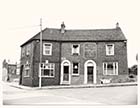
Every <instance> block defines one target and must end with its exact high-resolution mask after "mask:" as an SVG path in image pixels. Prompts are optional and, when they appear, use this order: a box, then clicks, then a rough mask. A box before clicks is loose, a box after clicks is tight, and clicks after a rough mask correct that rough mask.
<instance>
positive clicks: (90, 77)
mask: <svg viewBox="0 0 140 108" xmlns="http://www.w3.org/2000/svg"><path fill="white" fill-rule="evenodd" d="M87 82H88V83H93V66H88V67H87Z"/></svg>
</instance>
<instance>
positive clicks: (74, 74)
mask: <svg viewBox="0 0 140 108" xmlns="http://www.w3.org/2000/svg"><path fill="white" fill-rule="evenodd" d="M74 63H78V73H77V74H76V73H73V72H74V68H73V64H74ZM79 74H80V63H79V62H73V63H72V75H73V76H79Z"/></svg>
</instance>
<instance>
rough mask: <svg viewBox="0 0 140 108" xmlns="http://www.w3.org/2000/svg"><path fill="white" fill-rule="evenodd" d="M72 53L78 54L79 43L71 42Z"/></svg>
mask: <svg viewBox="0 0 140 108" xmlns="http://www.w3.org/2000/svg"><path fill="white" fill-rule="evenodd" d="M72 54H73V55H79V54H80V45H79V44H73V45H72Z"/></svg>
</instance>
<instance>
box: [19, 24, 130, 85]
mask: <svg viewBox="0 0 140 108" xmlns="http://www.w3.org/2000/svg"><path fill="white" fill-rule="evenodd" d="M42 34H43V36H42V45H41V46H42V53H40V33H38V34H36V35H35V36H34V37H32V38H31V39H29V40H28V41H27V42H25V43H24V44H22V45H21V70H20V84H22V85H26V86H38V85H39V70H41V74H42V75H41V76H42V78H41V79H42V80H41V81H42V86H47V85H60V84H69V85H77V84H98V83H101V81H102V79H110V80H111V83H115V82H117V81H118V80H117V79H119V78H125V77H126V76H127V74H128V66H127V40H126V38H125V36H124V34H123V32H122V30H121V28H120V27H119V25H118V23H117V24H116V28H112V29H93V30H67V29H65V25H64V23H62V24H61V28H60V29H55V28H46V29H44V30H43V31H42ZM40 54H42V64H41V68H40V65H39V63H40Z"/></svg>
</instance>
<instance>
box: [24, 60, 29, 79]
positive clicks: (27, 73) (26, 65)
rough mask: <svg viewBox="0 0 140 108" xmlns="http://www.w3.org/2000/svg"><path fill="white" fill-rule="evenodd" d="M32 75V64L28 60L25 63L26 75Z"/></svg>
mask: <svg viewBox="0 0 140 108" xmlns="http://www.w3.org/2000/svg"><path fill="white" fill-rule="evenodd" d="M29 75H30V64H29V62H28V61H27V62H26V64H25V65H24V76H25V77H29Z"/></svg>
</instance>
